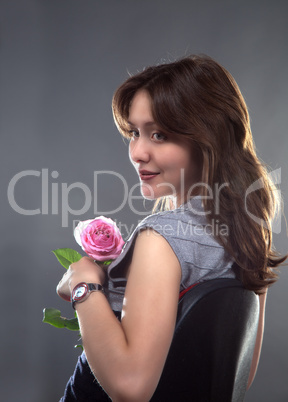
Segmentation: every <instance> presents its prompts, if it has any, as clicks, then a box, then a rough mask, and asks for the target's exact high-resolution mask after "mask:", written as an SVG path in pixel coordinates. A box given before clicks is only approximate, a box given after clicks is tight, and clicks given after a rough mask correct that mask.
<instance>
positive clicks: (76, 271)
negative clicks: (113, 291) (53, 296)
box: [56, 257, 106, 301]
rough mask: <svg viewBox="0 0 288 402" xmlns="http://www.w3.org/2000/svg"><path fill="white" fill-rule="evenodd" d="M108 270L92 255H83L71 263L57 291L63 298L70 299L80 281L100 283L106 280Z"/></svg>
mask: <svg viewBox="0 0 288 402" xmlns="http://www.w3.org/2000/svg"><path fill="white" fill-rule="evenodd" d="M105 276H106V271H104V269H103V268H102V267H101V266H100V265H98V264H96V263H95V262H94V260H93V259H92V258H90V257H83V258H81V260H79V261H78V262H74V263H73V264H71V265H70V267H69V269H68V270H67V271H66V272H65V274H64V275H63V278H62V279H61V281H60V282H59V283H58V285H57V288H56V291H57V293H58V295H59V296H60V297H62V299H64V300H66V301H70V299H71V293H72V290H73V289H74V287H75V286H76V285H78V283H80V282H87V283H99V284H100V285H103V283H104V282H105Z"/></svg>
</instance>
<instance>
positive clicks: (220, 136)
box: [112, 55, 286, 293]
mask: <svg viewBox="0 0 288 402" xmlns="http://www.w3.org/2000/svg"><path fill="white" fill-rule="evenodd" d="M139 89H143V90H146V91H147V92H148V93H149V95H150V98H151V110H152V115H153V117H154V120H155V122H156V123H157V124H158V125H159V126H160V127H161V129H163V130H164V132H165V131H166V132H167V133H174V134H175V135H183V136H185V137H187V138H190V139H191V141H193V143H194V144H195V147H198V149H199V152H201V155H202V160H203V170H202V182H203V183H206V184H207V185H208V186H210V188H214V185H215V184H216V183H217V185H218V186H219V187H220V186H222V187H221V191H220V192H219V197H218V199H217V200H215V199H214V197H213V198H212V199H211V198H210V197H203V200H204V209H205V211H206V212H208V211H209V212H211V213H209V214H208V213H207V215H206V216H207V218H208V221H210V222H212V220H213V219H214V220H215V219H217V222H219V223H220V224H222V225H223V224H225V225H226V226H227V227H228V228H229V235H228V236H225V235H221V231H220V233H218V234H217V236H216V237H217V238H218V241H219V242H220V243H221V244H222V245H223V246H224V247H225V249H226V250H227V251H228V252H229V253H230V254H231V255H232V256H233V258H234V261H235V263H234V268H235V271H236V274H237V277H238V278H239V279H240V280H241V281H242V283H243V285H244V286H245V287H246V288H248V289H251V290H254V291H255V292H256V293H261V290H262V289H263V288H265V287H267V286H269V285H271V284H272V283H273V282H275V281H276V280H277V274H276V272H275V270H274V269H273V268H276V267H277V266H278V265H279V264H281V263H283V262H284V261H285V259H286V256H284V257H280V256H278V255H277V254H276V252H275V251H274V250H273V247H272V228H271V222H272V219H273V217H274V214H275V209H276V205H277V203H278V202H279V200H278V199H277V193H278V192H277V191H275V190H276V188H275V185H274V184H273V182H272V181H271V180H270V178H269V175H268V172H267V169H266V168H265V166H264V165H263V164H262V163H261V162H260V160H259V159H258V157H257V155H256V152H255V147H254V143H253V138H252V133H251V128H250V121H249V114H248V110H247V106H246V104H245V101H244V99H243V96H242V94H241V92H240V90H239V88H238V85H237V83H236V82H235V80H234V78H233V77H232V76H231V74H230V73H229V72H228V71H227V70H226V69H225V68H224V67H222V66H221V65H220V64H219V63H217V62H216V61H215V60H213V59H211V58H210V57H207V56H198V55H192V56H189V57H185V58H183V59H180V60H178V61H176V62H173V63H169V64H162V65H158V66H153V67H148V68H146V69H145V70H144V71H142V72H140V73H138V74H136V75H134V76H131V77H130V78H128V80H127V81H125V82H124V84H122V85H121V86H120V87H119V88H118V90H117V91H116V92H115V94H114V97H113V101H112V109H113V115H114V120H115V123H116V125H117V127H118V129H119V131H120V132H121V133H122V135H124V136H125V137H130V133H129V127H128V124H127V120H128V116H129V108H130V104H131V101H132V99H133V97H134V95H135V93H136V92H137V91H138V90H139ZM257 181H261V185H259V186H258V187H259V188H258V189H257V191H251V192H250V194H249V196H247V189H249V188H251V186H253V183H255V182H256V183H258V182H257ZM206 188H207V187H205V186H201V187H200V191H201V194H202V195H204V196H205V195H207V194H206ZM255 190H256V188H255ZM245 194H246V196H245ZM216 203H217V205H216ZM247 210H248V211H249V213H247ZM251 216H256V217H257V218H256V219H253V218H251Z"/></svg>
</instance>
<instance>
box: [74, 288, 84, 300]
mask: <svg viewBox="0 0 288 402" xmlns="http://www.w3.org/2000/svg"><path fill="white" fill-rule="evenodd" d="M85 291H86V289H85V287H84V286H81V287H80V288H78V289H76V291H75V294H74V297H77V298H78V297H82V296H83V295H84V294H85Z"/></svg>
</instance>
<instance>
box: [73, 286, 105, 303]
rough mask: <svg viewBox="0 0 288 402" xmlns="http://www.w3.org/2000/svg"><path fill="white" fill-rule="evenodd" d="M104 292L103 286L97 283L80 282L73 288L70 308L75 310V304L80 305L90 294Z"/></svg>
mask: <svg viewBox="0 0 288 402" xmlns="http://www.w3.org/2000/svg"><path fill="white" fill-rule="evenodd" d="M98 291H100V292H104V289H103V286H102V285H99V283H86V282H81V283H78V285H76V286H75V288H74V289H73V291H72V295H71V302H72V307H73V308H74V310H75V303H82V302H83V301H84V300H86V299H87V298H88V297H89V295H90V293H91V292H98Z"/></svg>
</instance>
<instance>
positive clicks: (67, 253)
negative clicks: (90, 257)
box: [52, 248, 82, 269]
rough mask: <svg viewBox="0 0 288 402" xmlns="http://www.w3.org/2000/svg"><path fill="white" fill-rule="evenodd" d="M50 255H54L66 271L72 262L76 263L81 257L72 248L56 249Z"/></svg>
mask: <svg viewBox="0 0 288 402" xmlns="http://www.w3.org/2000/svg"><path fill="white" fill-rule="evenodd" d="M52 253H54V254H55V255H56V257H57V260H58V261H59V262H60V264H61V265H63V267H64V268H66V269H68V268H69V265H71V264H72V263H73V262H77V261H79V260H80V259H81V258H82V255H81V254H80V253H78V251H75V250H73V249H72V248H57V249H56V250H53V251H52Z"/></svg>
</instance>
